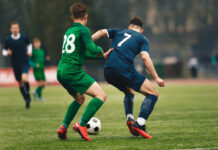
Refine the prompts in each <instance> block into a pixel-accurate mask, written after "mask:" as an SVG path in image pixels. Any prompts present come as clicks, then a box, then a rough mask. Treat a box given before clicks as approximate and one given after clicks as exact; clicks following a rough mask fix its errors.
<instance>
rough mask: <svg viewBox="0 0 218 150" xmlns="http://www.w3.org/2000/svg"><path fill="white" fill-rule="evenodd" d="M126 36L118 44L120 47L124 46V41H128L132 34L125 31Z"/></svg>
mask: <svg viewBox="0 0 218 150" xmlns="http://www.w3.org/2000/svg"><path fill="white" fill-rule="evenodd" d="M124 36H125V38H124V39H123V40H122V41H120V42H119V43H118V45H117V46H119V47H120V46H122V44H123V43H124V42H126V41H127V40H128V39H129V38H131V35H130V34H128V33H124Z"/></svg>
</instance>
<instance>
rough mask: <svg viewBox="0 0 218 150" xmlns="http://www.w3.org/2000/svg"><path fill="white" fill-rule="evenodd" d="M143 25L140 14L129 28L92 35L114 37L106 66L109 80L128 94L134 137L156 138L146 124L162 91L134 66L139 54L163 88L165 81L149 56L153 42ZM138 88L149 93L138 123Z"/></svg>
mask: <svg viewBox="0 0 218 150" xmlns="http://www.w3.org/2000/svg"><path fill="white" fill-rule="evenodd" d="M142 25H143V21H142V19H141V18H140V17H137V16H136V17H134V18H132V19H131V20H130V21H129V25H128V29H102V30H99V31H97V32H96V33H95V34H93V36H92V38H93V41H96V40H98V39H99V38H101V37H108V38H110V39H112V46H111V47H112V48H114V51H112V52H111V54H110V55H109V57H108V60H107V63H106V65H105V68H104V76H105V79H106V81H107V82H108V83H110V84H112V85H113V86H115V87H116V88H118V89H119V90H121V91H123V92H124V94H125V98H124V101H123V102H124V108H125V114H126V117H127V126H128V128H129V131H130V133H131V134H133V135H134V136H138V135H141V136H142V137H144V138H152V137H151V136H150V135H149V134H148V133H147V132H146V126H145V124H146V120H147V119H148V117H149V116H150V114H151V112H152V110H153V108H154V105H155V103H156V101H157V99H158V96H159V94H158V92H157V91H156V89H155V87H154V86H153V85H152V83H151V82H150V81H149V80H148V79H147V78H146V76H144V75H142V74H140V73H138V72H137V71H136V69H135V68H134V64H133V62H134V58H135V56H136V55H137V54H139V53H140V54H141V58H142V60H143V62H144V64H145V66H146V68H147V70H148V71H149V72H150V73H151V75H152V76H153V78H154V80H155V82H156V83H157V84H158V85H159V86H160V87H163V86H164V85H165V83H164V80H162V79H161V78H160V77H159V76H158V74H157V73H156V71H155V68H154V66H153V62H152V60H151V58H150V56H149V53H150V50H149V41H148V39H147V38H146V37H145V36H144V35H143V34H142V33H143V28H142ZM134 91H137V92H140V93H141V94H143V95H144V96H145V99H144V101H143V103H142V105H141V110H140V113H139V115H138V118H137V120H136V121H135V122H134V117H133V99H134Z"/></svg>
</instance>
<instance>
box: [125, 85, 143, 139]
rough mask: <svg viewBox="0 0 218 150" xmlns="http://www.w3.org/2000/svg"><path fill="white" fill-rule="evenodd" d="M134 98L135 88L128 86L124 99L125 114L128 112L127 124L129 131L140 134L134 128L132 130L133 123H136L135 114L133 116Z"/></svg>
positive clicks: (135, 134)
mask: <svg viewBox="0 0 218 150" xmlns="http://www.w3.org/2000/svg"><path fill="white" fill-rule="evenodd" d="M133 99H134V90H133V89H131V88H127V91H126V92H125V97H124V100H123V103H124V110H125V114H126V119H127V121H126V125H127V127H128V129H129V132H130V133H131V134H132V135H134V136H138V135H139V134H138V133H137V132H135V131H134V130H132V125H133V123H134V116H133V105H134V102H133Z"/></svg>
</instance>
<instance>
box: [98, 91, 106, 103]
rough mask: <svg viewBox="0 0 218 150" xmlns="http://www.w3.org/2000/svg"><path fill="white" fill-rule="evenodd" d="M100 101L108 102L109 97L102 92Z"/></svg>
mask: <svg viewBox="0 0 218 150" xmlns="http://www.w3.org/2000/svg"><path fill="white" fill-rule="evenodd" d="M97 97H98V98H99V99H100V100H102V101H103V102H105V101H106V99H107V95H106V94H105V93H104V92H102V93H101V94H100V95H99V96H97Z"/></svg>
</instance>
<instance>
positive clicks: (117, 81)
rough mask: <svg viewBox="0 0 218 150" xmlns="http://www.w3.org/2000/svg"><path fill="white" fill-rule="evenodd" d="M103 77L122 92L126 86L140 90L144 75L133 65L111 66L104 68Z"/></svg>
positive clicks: (125, 90)
mask: <svg viewBox="0 0 218 150" xmlns="http://www.w3.org/2000/svg"><path fill="white" fill-rule="evenodd" d="M104 77H105V79H106V81H107V82H108V83H109V84H112V85H113V86H115V87H116V88H118V89H119V90H121V91H123V92H124V93H128V91H127V88H131V89H134V90H135V91H138V92H139V90H140V88H141V86H142V84H143V82H144V81H145V79H146V77H145V76H144V75H142V74H140V73H139V72H138V71H136V70H135V68H134V67H119V68H118V67H113V68H105V69H104Z"/></svg>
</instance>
